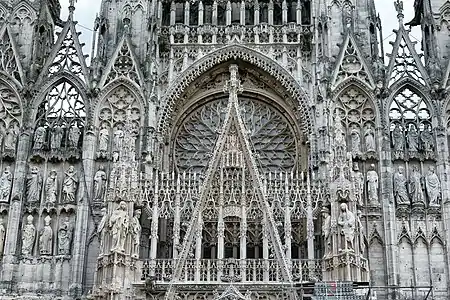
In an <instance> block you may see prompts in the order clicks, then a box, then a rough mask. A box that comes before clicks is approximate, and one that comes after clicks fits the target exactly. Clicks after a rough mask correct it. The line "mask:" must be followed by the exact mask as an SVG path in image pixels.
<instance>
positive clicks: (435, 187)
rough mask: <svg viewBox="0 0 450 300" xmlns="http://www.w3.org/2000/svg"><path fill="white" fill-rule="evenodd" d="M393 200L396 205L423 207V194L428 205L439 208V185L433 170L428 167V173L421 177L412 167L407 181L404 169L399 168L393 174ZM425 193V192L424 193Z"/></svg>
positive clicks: (415, 168)
mask: <svg viewBox="0 0 450 300" xmlns="http://www.w3.org/2000/svg"><path fill="white" fill-rule="evenodd" d="M393 183H394V198H395V201H396V203H397V205H409V204H411V203H412V204H413V205H417V204H419V205H425V203H426V201H425V192H426V195H427V197H428V205H429V206H430V207H432V206H439V205H440V199H441V183H440V181H439V178H438V176H437V174H436V172H435V168H434V167H433V166H430V167H429V168H428V172H427V174H426V175H425V176H423V177H422V174H421V173H420V171H419V168H418V167H417V166H413V167H412V171H411V173H410V174H409V180H407V179H406V176H405V168H404V167H403V166H399V167H398V168H397V171H396V172H395V173H394V180H393ZM424 191H425V192H424Z"/></svg>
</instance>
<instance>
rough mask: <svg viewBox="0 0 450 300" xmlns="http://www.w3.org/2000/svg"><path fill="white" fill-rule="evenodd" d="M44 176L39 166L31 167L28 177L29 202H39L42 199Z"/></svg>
mask: <svg viewBox="0 0 450 300" xmlns="http://www.w3.org/2000/svg"><path fill="white" fill-rule="evenodd" d="M41 189H42V176H41V174H40V171H39V168H38V167H37V166H32V167H31V168H30V174H29V175H28V177H27V192H26V194H27V202H28V203H38V202H39V201H40V200H41Z"/></svg>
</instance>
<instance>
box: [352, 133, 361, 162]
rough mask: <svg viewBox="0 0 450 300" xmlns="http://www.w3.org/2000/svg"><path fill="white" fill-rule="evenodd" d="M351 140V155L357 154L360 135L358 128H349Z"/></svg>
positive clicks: (359, 151)
mask: <svg viewBox="0 0 450 300" xmlns="http://www.w3.org/2000/svg"><path fill="white" fill-rule="evenodd" d="M350 135H351V141H352V148H351V149H352V151H351V152H352V155H353V157H355V156H358V155H360V154H361V137H360V135H359V130H358V129H356V128H353V129H352V130H351V133H350Z"/></svg>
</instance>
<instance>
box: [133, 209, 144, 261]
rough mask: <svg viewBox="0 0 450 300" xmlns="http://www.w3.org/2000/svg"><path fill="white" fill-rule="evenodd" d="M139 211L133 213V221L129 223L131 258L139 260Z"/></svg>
mask: <svg viewBox="0 0 450 300" xmlns="http://www.w3.org/2000/svg"><path fill="white" fill-rule="evenodd" d="M140 218H141V210H140V209H136V210H135V211H134V216H133V220H132V221H131V234H132V235H131V240H132V242H131V256H132V257H134V258H139V245H140V242H141V231H142V227H141V224H140Z"/></svg>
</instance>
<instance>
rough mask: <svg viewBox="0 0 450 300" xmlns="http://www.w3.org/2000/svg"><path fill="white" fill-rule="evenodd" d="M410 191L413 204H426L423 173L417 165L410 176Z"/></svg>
mask: <svg viewBox="0 0 450 300" xmlns="http://www.w3.org/2000/svg"><path fill="white" fill-rule="evenodd" d="M409 193H410V195H411V200H412V204H413V205H414V204H423V205H425V197H424V195H423V191H422V175H421V174H420V172H419V168H418V167H417V166H413V167H412V172H411V175H410V176H409Z"/></svg>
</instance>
